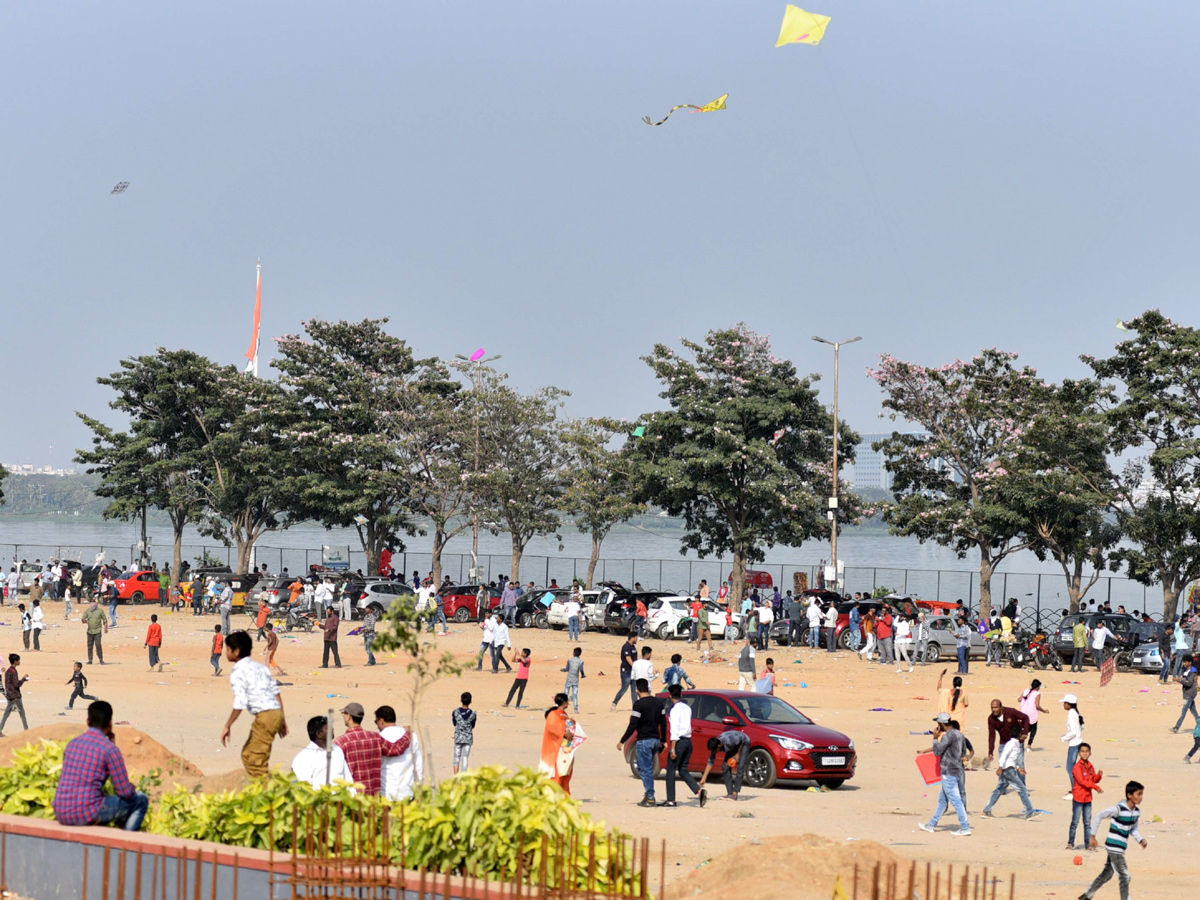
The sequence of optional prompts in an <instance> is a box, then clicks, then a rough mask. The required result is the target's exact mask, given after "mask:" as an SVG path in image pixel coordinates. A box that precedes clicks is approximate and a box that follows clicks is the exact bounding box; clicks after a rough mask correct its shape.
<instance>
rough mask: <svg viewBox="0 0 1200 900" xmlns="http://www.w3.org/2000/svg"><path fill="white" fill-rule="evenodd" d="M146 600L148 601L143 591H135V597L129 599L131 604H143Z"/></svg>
mask: <svg viewBox="0 0 1200 900" xmlns="http://www.w3.org/2000/svg"><path fill="white" fill-rule="evenodd" d="M145 599H146V595H145V594H143V593H142V592H141V591H134V592H133V596H131V597H130V598H129V602H130V603H141V602H142V601H143V600H145Z"/></svg>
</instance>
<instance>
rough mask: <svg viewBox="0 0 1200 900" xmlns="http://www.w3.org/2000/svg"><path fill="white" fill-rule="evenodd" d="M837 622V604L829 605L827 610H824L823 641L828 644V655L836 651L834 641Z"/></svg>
mask: <svg viewBox="0 0 1200 900" xmlns="http://www.w3.org/2000/svg"><path fill="white" fill-rule="evenodd" d="M837 620H838V608H837V604H836V603H830V604H829V609H827V610H825V641H826V643H827V644H828V648H829V652H830V653H832V652H833V651H834V650H836V649H837V640H835V638H836V636H837Z"/></svg>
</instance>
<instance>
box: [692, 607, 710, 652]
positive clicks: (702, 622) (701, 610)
mask: <svg viewBox="0 0 1200 900" xmlns="http://www.w3.org/2000/svg"><path fill="white" fill-rule="evenodd" d="M710 615H711V613H710V612H709V609H708V605H707V604H706V603H705V602H703V601H701V602H700V603H699V604H698V606H697V608H696V623H697V625H696V649H697V650H699V649H700V644H701V643H703V642H704V641H708V650H707V651H706V652H705V654H704V655H705V656H706V657H707V656H708V655H709V654H710V653H712V648H713V643H712V620H711V619H710V618H709V616H710Z"/></svg>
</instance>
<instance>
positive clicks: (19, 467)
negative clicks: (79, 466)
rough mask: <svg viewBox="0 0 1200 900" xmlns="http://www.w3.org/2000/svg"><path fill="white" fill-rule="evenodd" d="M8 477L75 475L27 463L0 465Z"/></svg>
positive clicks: (71, 472)
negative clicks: (6, 471)
mask: <svg viewBox="0 0 1200 900" xmlns="http://www.w3.org/2000/svg"><path fill="white" fill-rule="evenodd" d="M0 465H2V466H4V468H5V469H7V470H8V474H9V475H60V476H61V475H76V474H78V473H77V472H76V471H75V470H74V469H56V468H54V467H53V466H34V465H30V464H29V463H0Z"/></svg>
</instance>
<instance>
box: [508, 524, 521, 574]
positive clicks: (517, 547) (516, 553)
mask: <svg viewBox="0 0 1200 900" xmlns="http://www.w3.org/2000/svg"><path fill="white" fill-rule="evenodd" d="M524 552H525V542H524V541H522V540H521V539H520V538H519V537H518V536H517V535H516V534H515V533H514V534H513V536H512V572H511V573H509V576H508V577H509V580H510V581H512V582H513V584H520V583H521V555H522V554H523V553H524Z"/></svg>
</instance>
